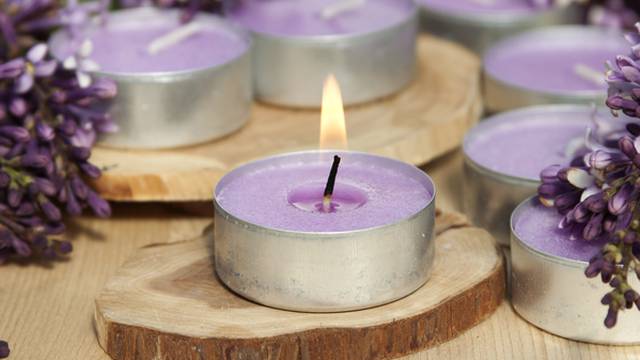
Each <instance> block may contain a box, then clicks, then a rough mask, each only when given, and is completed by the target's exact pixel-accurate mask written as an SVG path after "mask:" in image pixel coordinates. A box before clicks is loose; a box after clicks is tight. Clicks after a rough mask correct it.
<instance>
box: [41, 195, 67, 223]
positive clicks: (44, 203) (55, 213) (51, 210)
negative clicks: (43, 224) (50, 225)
mask: <svg viewBox="0 0 640 360" xmlns="http://www.w3.org/2000/svg"><path fill="white" fill-rule="evenodd" d="M38 203H39V204H40V209H42V212H43V213H44V215H45V216H46V217H47V218H48V219H49V220H51V221H60V220H61V219H62V214H61V213H60V209H58V208H57V207H56V206H55V205H53V203H52V202H51V201H49V200H47V199H46V198H45V197H44V196H43V197H40V199H39V200H38Z"/></svg>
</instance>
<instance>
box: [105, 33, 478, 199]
mask: <svg viewBox="0 0 640 360" xmlns="http://www.w3.org/2000/svg"><path fill="white" fill-rule="evenodd" d="M418 53H419V58H420V62H419V71H418V74H419V75H418V78H417V79H416V80H415V81H414V82H413V83H412V84H411V85H410V86H409V87H408V88H407V89H406V90H404V91H403V92H402V93H400V94H398V95H396V96H393V97H390V98H387V99H383V100H380V101H378V102H374V103H370V104H366V105H362V106H355V107H351V108H348V109H347V111H346V116H347V130H348V132H349V146H350V148H351V149H352V150H359V151H366V152H370V153H375V154H380V155H387V156H390V157H394V158H397V159H400V160H403V161H406V162H409V163H413V164H415V165H422V164H424V163H426V162H428V161H429V160H432V159H434V158H436V157H438V156H440V155H442V154H444V153H446V152H448V151H450V150H452V149H455V148H456V147H458V146H459V145H460V143H461V142H462V138H463V137H464V134H465V133H466V131H467V130H468V129H469V128H470V127H471V126H472V125H473V124H475V123H476V121H477V120H478V118H479V117H480V114H481V112H482V99H481V96H480V86H479V83H480V80H479V79H480V75H479V74H480V61H479V60H478V58H477V57H476V56H474V55H472V54H471V53H470V52H468V51H467V50H465V49H463V48H461V47H459V46H458V45H455V44H452V43H449V42H447V41H444V40H438V39H436V38H433V37H428V36H424V37H422V38H421V39H420V41H419V44H418ZM319 128H320V111H319V110H292V109H285V108H278V107H272V106H267V105H264V104H256V105H255V106H254V108H253V113H252V117H251V119H250V121H249V123H248V124H247V126H245V127H244V128H243V129H242V130H240V131H239V132H237V133H234V134H232V135H230V136H228V137H226V138H224V139H221V140H218V141H214V142H210V143H206V144H201V145H198V146H193V147H187V148H180V149H173V150H163V151H140V150H117V149H106V148H98V149H96V150H95V151H94V153H93V156H92V161H93V162H94V163H95V164H97V165H98V166H100V167H104V168H106V169H107V170H106V171H105V172H104V176H103V177H102V178H101V179H100V180H99V181H98V182H97V183H96V184H95V185H96V187H97V189H98V190H99V192H100V194H101V195H102V196H104V197H105V198H106V199H109V200H115V201H206V200H209V199H211V197H212V193H213V192H212V189H213V185H214V184H215V183H216V182H217V181H218V179H220V177H221V176H222V175H224V174H225V173H226V172H228V171H229V170H230V169H232V168H234V167H236V166H237V165H239V164H242V163H245V162H248V161H250V160H253V159H256V158H259V157H263V156H266V155H272V154H278V153H283V152H290V151H296V150H308V149H316V148H317V147H318V138H319Z"/></svg>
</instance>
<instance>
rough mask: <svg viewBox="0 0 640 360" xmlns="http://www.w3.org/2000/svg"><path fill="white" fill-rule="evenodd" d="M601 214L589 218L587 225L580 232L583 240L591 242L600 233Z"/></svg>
mask: <svg viewBox="0 0 640 360" xmlns="http://www.w3.org/2000/svg"><path fill="white" fill-rule="evenodd" d="M603 218H604V215H603V214H597V215H594V216H592V217H591V220H589V222H588V223H587V225H586V226H585V227H584V230H583V231H582V236H583V237H584V239H585V240H593V239H595V238H597V237H598V236H599V235H600V234H601V233H602V219H603Z"/></svg>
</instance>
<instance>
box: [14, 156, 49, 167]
mask: <svg viewBox="0 0 640 360" xmlns="http://www.w3.org/2000/svg"><path fill="white" fill-rule="evenodd" d="M49 161H50V160H49V158H47V157H46V156H43V155H38V154H25V155H24V156H22V157H21V158H20V164H21V165H22V166H25V167H32V168H39V169H40V168H43V167H45V166H47V163H48V162H49Z"/></svg>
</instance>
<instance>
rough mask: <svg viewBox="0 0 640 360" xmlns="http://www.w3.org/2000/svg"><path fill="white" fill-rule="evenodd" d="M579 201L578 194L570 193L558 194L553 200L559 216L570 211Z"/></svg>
mask: <svg viewBox="0 0 640 360" xmlns="http://www.w3.org/2000/svg"><path fill="white" fill-rule="evenodd" d="M579 200H580V192H578V191H572V192H568V193H564V194H560V195H558V196H556V198H555V201H554V202H555V207H556V208H557V209H558V211H560V213H561V214H566V213H567V212H568V211H569V210H571V209H572V208H573V207H574V206H575V205H576V204H577V203H578V201H579Z"/></svg>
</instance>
